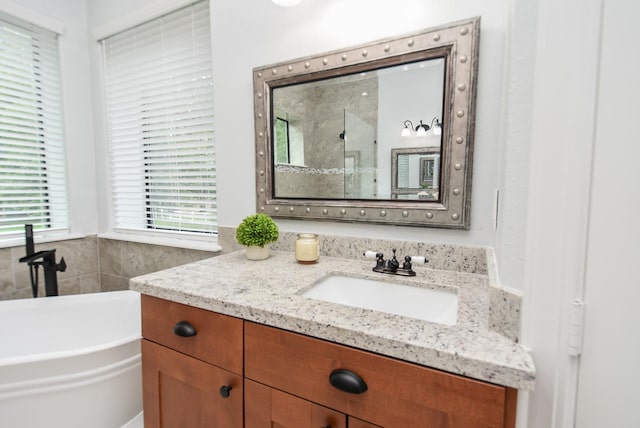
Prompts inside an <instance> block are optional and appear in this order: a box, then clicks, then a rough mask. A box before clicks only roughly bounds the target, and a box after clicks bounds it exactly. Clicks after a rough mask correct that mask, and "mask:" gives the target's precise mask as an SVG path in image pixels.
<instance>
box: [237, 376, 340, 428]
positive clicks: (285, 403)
mask: <svg viewBox="0 0 640 428" xmlns="http://www.w3.org/2000/svg"><path fill="white" fill-rule="evenodd" d="M244 392H245V427H246V428H346V426H347V417H346V416H345V415H344V414H342V413H339V412H336V411H335V410H331V409H328V408H326V407H323V406H320V405H318V404H314V403H312V402H310V401H307V400H303V399H302V398H298V397H295V396H293V395H289V394H286V393H284V392H282V391H278V390H277V389H273V388H270V387H268V386H265V385H263V384H261V383H258V382H253V381H251V380H248V379H245V384H244Z"/></svg>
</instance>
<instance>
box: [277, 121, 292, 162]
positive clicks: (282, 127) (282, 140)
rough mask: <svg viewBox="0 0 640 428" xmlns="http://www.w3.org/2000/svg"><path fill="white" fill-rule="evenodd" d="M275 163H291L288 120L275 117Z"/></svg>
mask: <svg viewBox="0 0 640 428" xmlns="http://www.w3.org/2000/svg"><path fill="white" fill-rule="evenodd" d="M275 133H276V138H275V140H276V163H285V164H288V163H291V161H290V159H289V121H288V120H287V119H282V118H280V117H276V132H275Z"/></svg>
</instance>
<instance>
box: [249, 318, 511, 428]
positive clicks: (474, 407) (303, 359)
mask: <svg viewBox="0 0 640 428" xmlns="http://www.w3.org/2000/svg"><path fill="white" fill-rule="evenodd" d="M244 350H245V373H244V376H245V378H246V379H251V380H253V381H255V382H259V383H261V384H263V385H268V386H270V387H272V388H275V389H277V390H280V391H284V392H286V393H289V394H291V395H294V396H296V397H300V398H301V399H305V400H309V401H311V402H313V403H317V404H319V405H321V406H324V407H327V408H331V409H335V410H336V411H338V412H342V413H345V414H346V415H349V416H353V417H354V418H357V419H361V420H362V422H361V423H360V426H369V427H370V426H372V425H367V423H365V422H364V421H368V423H369V424H376V425H378V426H380V427H385V428H395V427H398V428H411V427H420V428H489V427H491V428H513V427H514V426H515V406H516V391H515V390H513V389H511V388H505V387H502V386H498V385H493V384H489V383H486V382H481V381H476V380H472V379H468V378H465V377H462V376H457V375H453V374H449V373H445V372H441V371H439V370H433V369H429V368H427V367H423V366H419V365H416V364H411V363H407V362H403V361H400V360H396V359H392V358H388V357H384V356H380V355H377V354H373V353H370V352H365V351H360V350H356V349H353V348H349V347H347V346H343V345H338V344H335V343H330V342H327V341H323V340H318V339H315V338H312V337H308V336H304V335H300V334H296V333H291V332H288V331H284V330H279V329H276V328H272V327H268V326H264V325H261V324H255V323H251V322H245V343H244ZM337 369H340V370H347V371H348V372H349V373H350V375H349V376H351V375H354V376H357V377H359V378H360V379H361V380H362V381H364V383H365V384H366V390H365V391H364V392H361V393H354V392H345V391H343V390H340V389H338V388H337V387H334V386H333V385H331V384H330V382H329V377H330V374H331V373H333V372H334V371H335V370H337ZM352 383H353V382H352ZM352 383H349V384H348V385H347V387H349V385H351V384H352ZM249 405H250V404H249V402H248V401H247V402H246V406H249ZM363 424H364V425H363ZM353 426H358V425H357V423H356V422H355V421H354V422H353V423H351V422H350V423H349V427H350V428H353Z"/></svg>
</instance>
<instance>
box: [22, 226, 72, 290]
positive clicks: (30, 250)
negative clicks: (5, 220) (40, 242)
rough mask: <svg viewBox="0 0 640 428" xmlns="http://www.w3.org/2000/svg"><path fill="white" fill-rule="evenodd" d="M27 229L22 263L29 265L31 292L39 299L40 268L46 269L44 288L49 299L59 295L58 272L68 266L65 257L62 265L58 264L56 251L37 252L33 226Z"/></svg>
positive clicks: (61, 262)
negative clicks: (34, 243)
mask: <svg viewBox="0 0 640 428" xmlns="http://www.w3.org/2000/svg"><path fill="white" fill-rule="evenodd" d="M24 229H25V248H26V253H27V254H26V255H25V256H24V257H21V258H20V263H27V264H28V265H29V273H30V276H31V290H32V291H33V297H38V267H40V266H42V268H43V269H44V287H45V293H46V295H47V297H49V296H57V295H58V277H57V272H64V271H65V270H67V264H66V263H65V261H64V257H61V258H60V263H56V250H55V249H53V250H44V251H38V252H35V250H34V245H33V225H31V224H27V225H25V226H24Z"/></svg>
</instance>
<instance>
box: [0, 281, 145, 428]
mask: <svg viewBox="0 0 640 428" xmlns="http://www.w3.org/2000/svg"><path fill="white" fill-rule="evenodd" d="M0 326H2V328H1V329H0V425H1V426H2V427H3V428H32V427H33V428H40V427H53V428H58V427H59V428H63V427H64V428H75V427H77V428H119V427H122V426H124V425H126V424H128V423H129V422H130V421H131V420H134V419H136V416H137V415H138V414H139V413H140V412H141V411H142V381H141V377H142V376H141V363H140V337H141V332H140V295H139V294H138V293H136V292H134V291H115V292H108V293H95V294H83V295H73V296H60V297H46V298H38V299H24V300H12V301H6V302H0Z"/></svg>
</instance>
